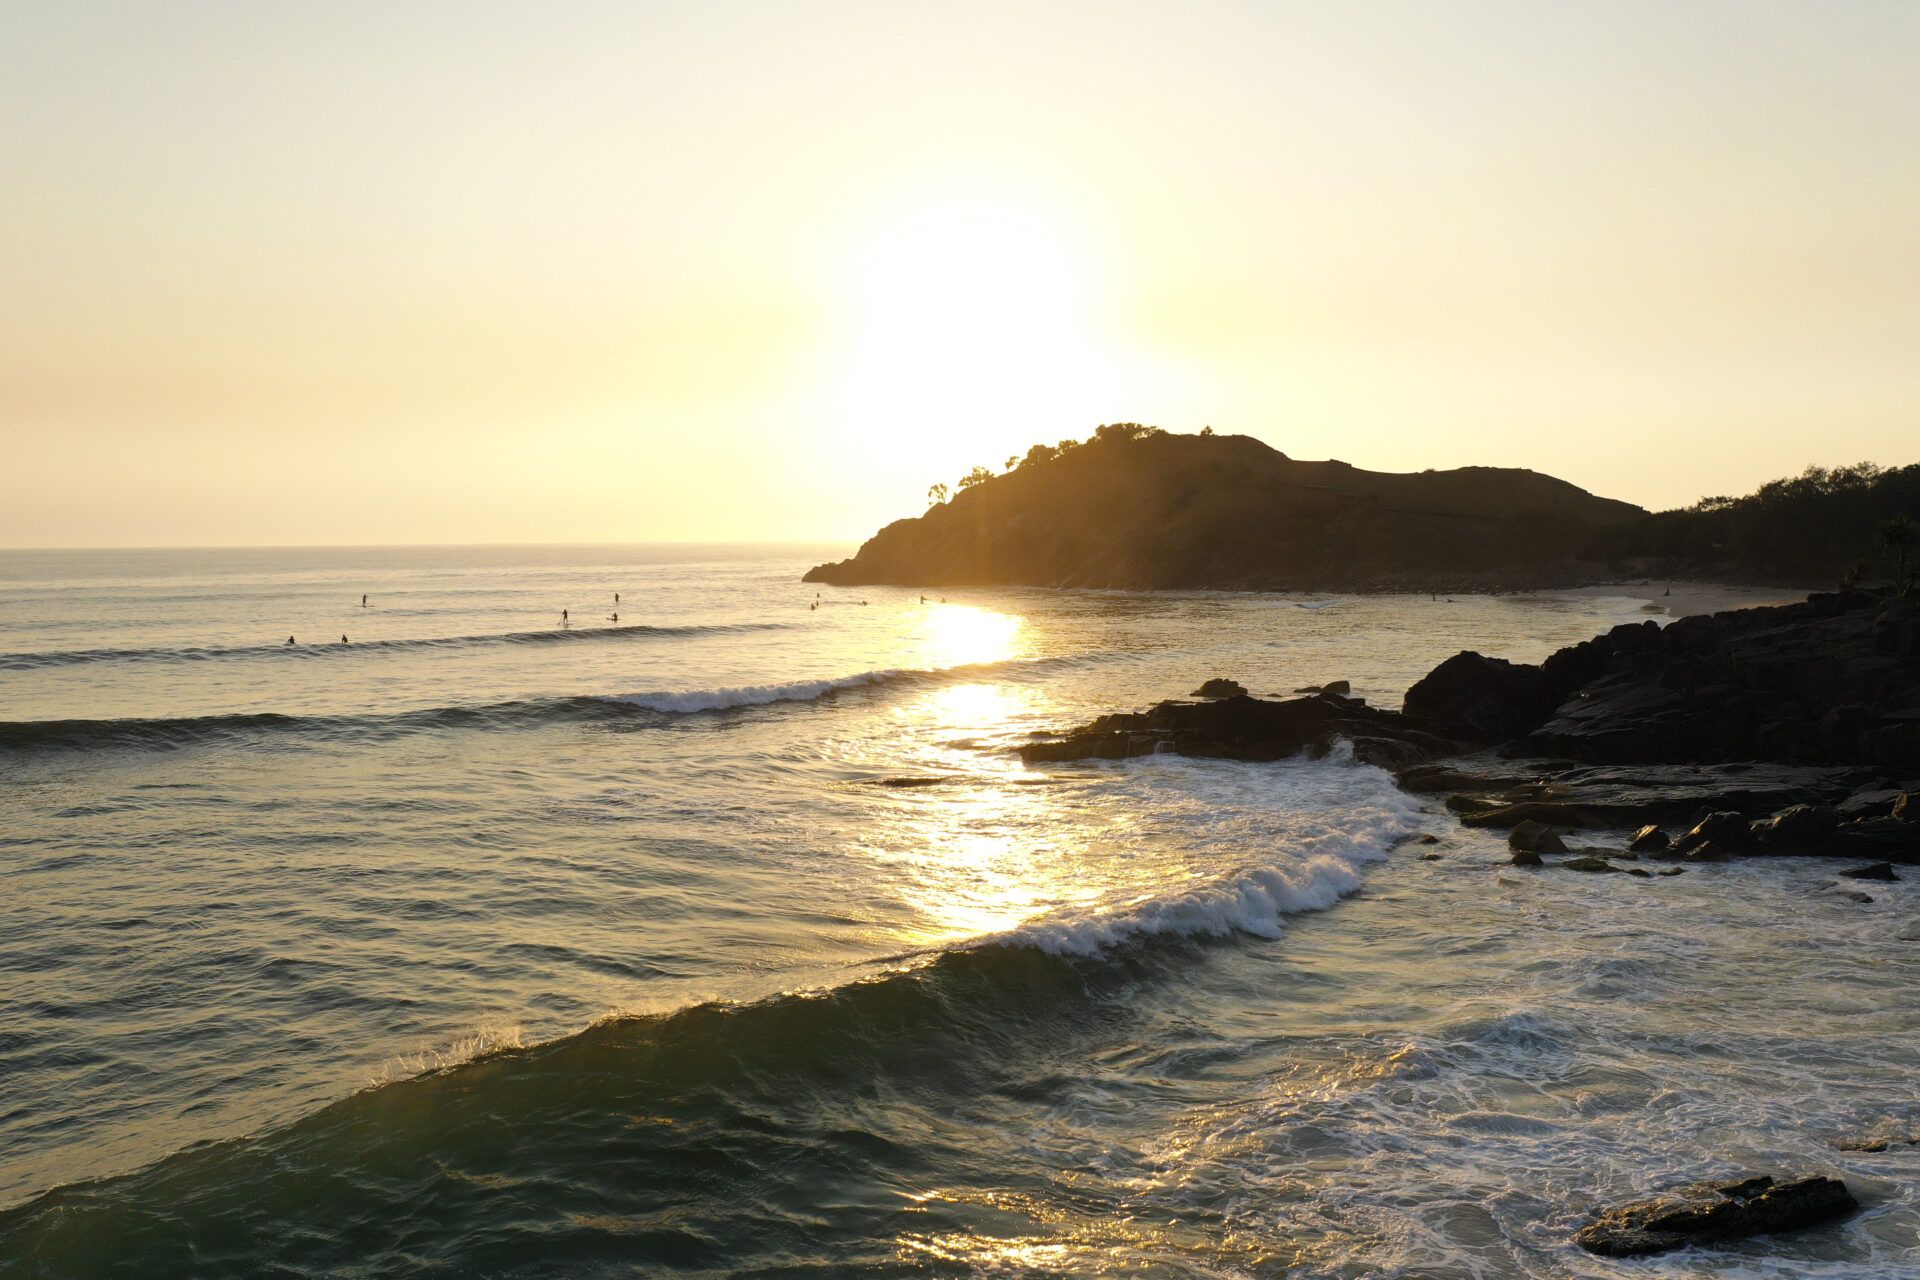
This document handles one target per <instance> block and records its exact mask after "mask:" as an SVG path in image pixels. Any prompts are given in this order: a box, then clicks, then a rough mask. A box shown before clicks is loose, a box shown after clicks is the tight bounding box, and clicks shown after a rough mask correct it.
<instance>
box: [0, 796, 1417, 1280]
mask: <svg viewBox="0 0 1920 1280" xmlns="http://www.w3.org/2000/svg"><path fill="white" fill-rule="evenodd" d="M1313 767H1329V766H1328V765H1325V764H1321V765H1315V766H1313ZM1331 767H1341V766H1338V765H1335V766H1331ZM1384 785H1386V784H1385V782H1384V779H1383V786H1384ZM1405 827H1406V823H1405V814H1404V813H1402V812H1400V811H1399V810H1392V809H1386V810H1382V811H1381V812H1380V813H1379V814H1377V815H1375V816H1374V817H1372V818H1370V819H1367V820H1364V821H1362V822H1360V823H1359V824H1357V825H1355V826H1353V827H1352V828H1350V829H1347V830H1345V831H1344V834H1343V835H1342V837H1341V839H1340V840H1339V841H1337V842H1334V843H1329V842H1328V841H1327V840H1319V841H1309V842H1303V843H1302V844H1300V845H1298V846H1295V847H1289V848H1288V849H1287V850H1286V851H1285V852H1284V853H1283V854H1282V856H1281V858H1280V859H1279V860H1278V861H1275V862H1270V863H1266V864H1261V865H1256V866H1253V867H1250V868H1246V869H1244V870H1242V871H1240V872H1238V873H1234V874H1230V875H1227V876H1223V877H1220V878H1218V879H1217V880H1216V881H1214V882H1213V883H1212V884H1211V885H1210V886H1208V887H1206V888H1205V889H1204V890H1202V891H1199V892H1195V891H1194V890H1192V889H1190V888H1188V887H1187V886H1185V885H1174V886H1169V892H1167V893H1166V894H1164V895H1162V896H1160V897H1157V898H1151V899H1149V900H1147V901H1145V902H1139V903H1132V904H1129V905H1127V906H1126V907H1124V908H1121V909H1120V910H1118V911H1116V912H1113V913H1111V914H1110V915H1109V916H1107V917H1106V918H1104V919H1095V918H1093V917H1092V916H1091V915H1082V916H1078V917H1076V916H1072V915H1066V916H1061V917H1057V918H1050V919H1044V920H1041V921H1037V922H1035V923H1034V924H1031V925H1029V926H1024V927H1022V928H1021V929H1018V930H1015V931H1013V932H1011V933H1008V934H1004V935H999V936H997V937H990V938H983V939H979V940H976V941H975V942H973V943H971V944H966V945H962V946H959V947H956V948H952V949H948V950H945V951H939V952H934V953H930V954H927V955H922V956H909V957H894V958H892V959H891V960H890V961H879V962H875V963H882V964H884V963H892V964H895V965H896V966H897V967H895V968H892V969H890V970H887V971H884V972H880V973H876V974H873V975H871V976H868V977H864V978H859V979H856V980H853V981H850V982H847V983H845V984H843V985H840V986H836V987H830V988H827V989H825V990H821V991H813V992H805V993H792V994H786V995H779V996H774V997H771V998H768V999H765V1000H761V1001H757V1002H754V1003H751V1004H729V1003H717V1002H716V1003H705V1004H699V1005H695V1006H691V1007H688V1008H683V1009H680V1010H677V1011H675V1012H671V1013H666V1014H661V1015H653V1016H646V1017H617V1018H611V1019H608V1020H605V1021H602V1022H600V1023H597V1024H595V1025H593V1026H591V1027H588V1028H586V1029H585V1030H583V1031H581V1032H578V1033H576V1034H574V1035H571V1036H567V1037H564V1038H561V1039H559V1040H555V1041H551V1042H548V1043H546V1044H542V1045H537V1046H533V1047H529V1048H518V1047H516V1048H508V1049H502V1050H498V1051H495V1052H492V1053H488V1054H485V1055H484V1056H481V1057H478V1058H475V1059H473V1060H471V1061H468V1062H464V1063H461V1064H458V1065H455V1066H451V1067H443V1068H438V1069H435V1070H432V1071H428V1072H425V1073H423V1074H421V1075H418V1076H415V1077H413V1078H410V1079H406V1080H401V1081H398V1082H394V1083H387V1084H379V1085H375V1086H372V1087H369V1088H367V1089H365V1090H363V1091H361V1092H359V1093H357V1094H354V1095H352V1096H350V1097H347V1098H343V1099H341V1100H340V1101H338V1102H336V1103H333V1104H331V1105H329V1106H327V1107H325V1108H323V1109H321V1110H320V1111H317V1112H315V1113H314V1114H312V1115H309V1116H307V1117H305V1118H303V1119H301V1120H298V1121H296V1122H295V1123H293V1124H291V1125H289V1126H287V1127H285V1128H282V1129H279V1130H276V1131H273V1132H269V1133H267V1134H264V1135H262V1136H260V1137H256V1138H248V1139H239V1140H234V1141H228V1142H223V1143H218V1144H212V1145H209V1146H205V1147H198V1148H190V1149H188V1150H186V1151H183V1152H180V1153H177V1154H175V1155H173V1156H170V1157H167V1158H166V1159H164V1160H161V1161H160V1162H158V1163H157V1164H155V1165H153V1166H151V1167H149V1168H147V1169H145V1170H141V1171H139V1172H136V1173H132V1174H128V1175H124V1176H121V1177H118V1178H112V1179H106V1180H102V1181H98V1182H93V1183H86V1184H78V1185H73V1186H66V1187H58V1188H55V1189H53V1190H51V1191H48V1192H46V1193H44V1194H42V1195H41V1196H39V1197H37V1198H36V1199H34V1200H32V1201H29V1202H27V1203H25V1204H23V1205H20V1206H18V1207H16V1208H14V1209H12V1210H9V1211H6V1212H0V1257H8V1256H12V1257H23V1258H32V1259H34V1260H35V1263H36V1264H37V1266H38V1268H39V1269H38V1270H36V1271H35V1274H46V1275H57V1276H64V1275H76V1276H78V1275H88V1276H93V1275H112V1274H139V1273H141V1270H142V1268H145V1269H146V1271H147V1272H148V1273H152V1274H187V1273H189V1272H191V1273H193V1274H201V1275H215V1276H219V1275H247V1274H260V1273H267V1272H276V1271H277V1269H279V1268H287V1269H290V1270H295V1271H298V1272H299V1273H300V1274H349V1273H351V1274H362V1273H380V1272H382V1271H383V1270H385V1269H386V1268H388V1267H395V1268H397V1269H400V1270H410V1271H432V1270H435V1269H436V1268H439V1269H445V1270H447V1271H449V1272H451V1273H456V1274H467V1273H469V1272H471V1271H475V1270H477V1269H484V1270H486V1271H487V1272H488V1273H489V1274H496V1273H497V1274H509V1273H518V1265H517V1264H516V1262H515V1260H516V1259H517V1260H519V1261H520V1262H523V1263H524V1264H525V1266H526V1267H527V1268H528V1269H529V1270H530V1272H538V1271H539V1270H540V1269H541V1268H542V1267H550V1266H551V1265H553V1262H554V1260H555V1259H557V1258H573V1259H592V1260H597V1261H601V1262H606V1263H617V1264H618V1266H613V1267H609V1268H606V1269H605V1270H606V1271H607V1273H609V1274H616V1273H617V1274H625V1273H626V1272H624V1271H621V1270H620V1269H619V1268H620V1267H626V1268H632V1267H633V1266H635V1265H655V1266H667V1265H672V1266H680V1267H696V1268H705V1269H712V1270H716V1271H720V1270H731V1269H738V1268H740V1267H741V1266H742V1264H744V1263H746V1262H748V1261H750V1260H751V1259H750V1258H747V1257H743V1256H742V1252H741V1251H742V1250H755V1251H759V1253H758V1255H757V1256H758V1257H761V1258H765V1257H767V1256H769V1254H770V1255H771V1256H773V1257H775V1258H777V1257H779V1256H781V1255H782V1254H783V1253H787V1252H788V1251H792V1252H794V1253H797V1254H799V1255H800V1256H806V1257H813V1258H819V1257H822V1256H823V1255H826V1254H832V1253H834V1252H835V1251H836V1250H844V1249H847V1248H855V1247H862V1246H861V1245H860V1244H859V1242H865V1241H876V1240H881V1241H883V1240H886V1239H888V1238H891V1237H892V1236H894V1235H896V1234H897V1233H898V1232H899V1231H901V1230H903V1229H907V1228H909V1227H910V1228H912V1229H915V1230H923V1229H932V1228H933V1226H934V1223H932V1222H931V1221H930V1220H929V1219H928V1218H927V1217H925V1216H924V1215H925V1214H926V1213H928V1212H929V1210H927V1209H926V1208H924V1207H914V1206H917V1205H919V1204H920V1203H921V1202H922V1201H923V1200H924V1197H923V1196H921V1195H919V1194H918V1193H919V1192H921V1191H923V1190H924V1188H925V1187H926V1186H928V1185H929V1184H930V1183H932V1184H935V1185H940V1184H950V1183H951V1181H952V1180H954V1179H955V1178H960V1177H964V1176H976V1177H977V1178H978V1181H979V1182H980V1183H982V1184H983V1185H990V1186H992V1187H994V1188H996V1189H997V1190H1000V1191H1006V1192H1008V1193H1010V1194H1011V1193H1013V1192H1016V1191H1017V1190H1018V1187H1017V1185H1016V1183H1017V1180H1018V1177H1019V1176H1020V1175H1019V1173H1018V1170H1017V1169H1016V1168H1014V1167H1011V1166H1013V1165H1016V1164H1017V1159H1016V1153H1017V1151H1018V1145H1017V1143H1012V1144H1006V1145H998V1144H996V1142H995V1141H992V1140H988V1139H986V1137H985V1135H986V1134H989V1133H992V1132H994V1131H996V1127H997V1126H998V1125H999V1124H1000V1123H1001V1122H1000V1121H999V1120H998V1119H996V1117H999V1116H1003V1115H1007V1114H1009V1113H1008V1112H1007V1111H1005V1110H1004V1108H1007V1107H1012V1108H1014V1109H1015V1112H1017V1113H1018V1114H1024V1115H1030V1114H1031V1105H1032V1104H1033V1103H1035V1102H1036V1101H1042V1100H1044V1099H1046V1098H1048V1097H1050V1096H1054V1095H1060V1096H1064V1095H1065V1094H1067V1093H1068V1092H1069V1091H1070V1090H1071V1089H1072V1088H1073V1087H1074V1084H1073V1082H1074V1081H1076V1080H1079V1079H1083V1078H1084V1077H1085V1076H1086V1074H1087V1072H1088V1070H1089V1068H1088V1067H1087V1066H1086V1064H1087V1063H1088V1062H1089V1060H1090V1059H1091V1060H1098V1059H1099V1058H1100V1057H1101V1056H1102V1055H1103V1054H1105V1053H1108V1052H1110V1051H1111V1050H1113V1049H1116V1048H1119V1047H1122V1046H1130V1045H1135V1044H1137V1043H1139V1041H1140V1038H1141V1036H1142V1034H1143V1031H1142V1025H1143V1023H1144V1022H1145V1021H1146V1020H1147V1018H1148V1016H1149V1015H1148V1013H1147V1012H1146V1010H1147V1008H1148V1007H1149V1006H1150V1005H1151V1004H1153V1003H1154V1002H1155V1001H1154V1000H1152V999H1149V998H1148V996H1149V993H1152V992H1158V993H1159V995H1160V996H1165V997H1168V998H1171V999H1175V1000H1181V999H1183V998H1182V997H1179V996H1178V995H1177V992H1169V990H1168V988H1169V987H1170V986H1171V984H1174V983H1177V982H1201V983H1204V981H1205V976H1204V971H1205V969H1206V968H1207V967H1208V966H1209V965H1210V964H1211V963H1212V962H1213V959H1214V957H1216V956H1218V955H1220V954H1222V952H1221V951H1220V949H1219V946H1218V945H1217V944H1210V941H1209V940H1211V939H1213V938H1216V937H1220V936H1225V935H1231V934H1240V935H1244V934H1247V933H1252V934H1256V935H1265V936H1271V935H1272V934H1274V933H1277V932H1278V930H1279V925H1280V923H1281V921H1282V919H1283V918H1284V917H1285V916H1287V915H1289V914H1292V913H1294V912H1297V911H1302V910H1314V909H1317V908H1319V907H1323V906H1326V905H1330V904H1331V903H1332V902H1334V901H1336V900H1337V899H1338V898H1339V897H1340V896H1342V895H1343V894H1345V893H1346V892H1350V891H1351V890H1352V889H1353V888H1355V887H1357V885H1358V877H1357V871H1358V867H1359V865H1360V864H1361V863H1363V862H1366V861H1370V860H1374V859H1377V858H1378V857H1379V856H1380V855H1381V853H1382V851H1383V850H1384V848H1385V846H1386V845H1387V844H1388V843H1390V842H1391V840H1392V839H1394V838H1396V837H1397V836H1398V835H1400V834H1404V832H1405ZM1255 903H1258V906H1257V907H1256V906H1255V905H1254V904H1255ZM1096 1070H1097V1069H1096ZM960 1117H974V1118H975V1119H973V1120H971V1121H970V1122H966V1123H958V1122H957V1120H958V1119H959V1118H960ZM1039 1189H1040V1190H1045V1189H1046V1188H1045V1187H1044V1186H1042V1187H1040V1188H1039ZM1056 1190H1057V1189H1056ZM867 1200H871V1201H873V1202H876V1203H878V1202H884V1203H886V1204H887V1205H890V1206H893V1207H892V1208H890V1209H888V1210H887V1211H886V1217H885V1220H877V1219H868V1218H861V1219H860V1220H858V1221H857V1222H855V1223H853V1224H852V1225H851V1226H850V1227H849V1228H848V1229H847V1230H845V1231H844V1232H842V1233H840V1234H839V1235H832V1236H826V1237H823V1236H822V1235H820V1234H819V1232H820V1231H821V1230H822V1226H821V1223H822V1221H823V1219H822V1218H821V1212H822V1211H821V1209H820V1206H821V1205H823V1204H828V1203H841V1202H853V1201H867ZM610 1224H611V1225H610ZM210 1242H213V1243H214V1244H215V1245H217V1247H215V1248H213V1249H212V1251H211V1252H209V1245H210ZM391 1250H404V1251H405V1252H404V1253H400V1254H397V1253H390V1252H387V1251H391ZM602 1270H603V1268H600V1267H595V1266H585V1267H583V1268H575V1269H573V1270H572V1271H571V1273H573V1274H601V1273H602Z"/></svg>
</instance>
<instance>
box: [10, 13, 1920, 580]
mask: <svg viewBox="0 0 1920 1280" xmlns="http://www.w3.org/2000/svg"><path fill="white" fill-rule="evenodd" d="M1917 66H1920V5H1916V4H1913V3H1910V2H1909V0H1897V2H1888V3H1875V2H1873V0H1850V2H1849V3H1846V4H1832V3H1827V2H1824V0H1823V2H1821V3H1771V2H1769V0H1740V2H1739V3H1688V2H1687V0H1661V2H1660V3H1647V4H1637V3H1625V2H1621V3H1607V4H1597V5H1557V4H1541V3H1536V2H1529V3H1491V2H1489V3H1446V2H1444V0H1417V2H1410V3H1385V2H1376V0H1342V2H1341V3H1339V4H1331V3H1316V4H1293V3H1284V2H1281V0H1269V2H1266V3H1207V2H1205V0H1187V2H1184V3H1171V2H1169V3H1160V4H1134V3H1126V2H1125V0H1103V2H1101V3H1086V4H1081V3H1046V2H1045V0H1024V2H1022V3H1014V4H1000V3H995V2H994V0H968V2H967V3H955V4H938V3H906V4H903V3H899V2H898V0H872V2H866V0H845V2H834V0H822V2H815V3H795V2H793V0H785V2H783V3H745V2H739V0H698V2H697V3H692V2H690V3H684V4H654V3H644V2H641V0H623V2H621V3H586V2H579V3H569V2H567V0H543V3H540V4H532V3H524V4H500V3H487V2H486V0H462V2H460V3H446V4H438V3H408V2H407V0H381V2H380V3H365V4H362V3H353V2H351V0H336V2H334V3H330V4H326V5H312V4H299V5H296V4H277V3H272V2H270V0H247V2H245V3H231V4H213V3H195V2H193V0H175V2H172V3H167V4H156V3H141V4H111V3H91V2H89V0H60V2H59V3H27V2H23V0H0V121H4V127H3V128H0V193H3V194H0V459H3V460H4V464H3V465H0V546H16V547H20V546H116V545H159V546H168V545H172V546H191V545H274V544H305V545H334V544H358V543H374V544H378V543H432V542H455V543H459V542H618V541H663V540H696V541H700V540H728V539H739V540H775V539H858V538H862V537H864V536H866V535H867V534H869V533H871V532H872V531H873V530H875V529H876V528H878V527H879V526H880V525H882V524H884V523H886V522H888V521H890V520H893V519H896V518H899V517H901V516H906V515H912V514H917V513H918V512H919V511H920V510H922V509H923V508H924V505H925V502H926V498H925V494H926V491H927V488H928V486H929V485H931V484H933V483H935V482H939V481H944V482H946V483H949V484H951V483H952V482H953V481H954V480H955V479H956V478H957V477H959V476H960V475H962V474H964V473H965V472H967V471H968V470H970V469H971V468H972V467H974V466H976V465H980V464H986V465H990V466H996V467H997V466H1000V465H1002V464H1004V462H1005V460H1006V459H1007V458H1008V457H1009V456H1011V455H1014V454H1018V453H1024V452H1025V450H1026V449H1027V447H1028V446H1029V445H1031V444H1033V443H1035V442H1038V441H1049V442H1051V441H1058V440H1061V439H1066V438H1073V437H1084V436H1086V435H1087V434H1088V433H1089V432H1090V431H1091V430H1092V429H1093V427H1095V426H1096V425H1098V424H1100V423H1103V422H1113V421H1139V422H1147V423H1152V424H1156V425H1159V426H1161V427H1164V428H1166V429H1168V430H1172V431H1195V430H1198V429H1200V428H1201V427H1203V426H1211V427H1213V428H1214V429H1215V430H1216V431H1219V432H1222V433H1241V434H1247V435H1252V436H1256V437H1258V438H1260V439H1262V440H1264V441H1266V442H1268V443H1269V444H1271V445H1273V446H1274V447H1275V448H1278V449H1281V450H1283V451H1285V452H1286V453H1288V454H1289V455H1291V456H1294V457H1298V458H1327V457H1334V458H1340V459H1343V460H1345V461H1347V462H1351V463H1353V464H1355V465H1357V466H1362V467H1368V468H1373V469H1378V470H1394V471H1407V470H1420V469H1423V468H1427V467H1442V468H1444V467H1452V466H1464V465H1500V466H1517V467H1530V468H1533V469H1535V470H1539V471H1545V472H1548V473H1551V474H1553V475H1557V476H1560V477H1562V478H1564V479H1567V480H1570V481H1572V482H1574V483H1575V484H1579V485H1581V486H1583V487H1585V488H1588V489H1591V490H1593V491H1595V492H1598V493H1602V494H1605V495H1607V496H1610V497H1617V498H1623V499H1626V500H1628V501H1632V502H1637V503H1641V504H1643V505H1646V506H1649V507H1653V508H1662V507H1670V506H1676V505H1682V504H1685V503H1688V502H1691V501H1693V500H1694V499H1696V498H1698V497H1700V496H1702V495H1703V494H1720V493H1738V492H1745V491H1748V490H1751V489H1752V488H1753V487H1754V486H1756V485H1757V484H1759V483H1760V482H1762V481H1765V480H1767V479H1771V478H1774V477H1776V476H1781V475H1787V474H1792V473H1795V472H1798V471H1800V470H1801V469H1802V468H1804V467H1806V466H1807V465H1809V464H1821V465H1837V464H1843V463H1850V462H1856V461H1861V460H1870V461H1874V462H1879V463H1883V464H1900V463H1908V462H1914V461H1920V79H1917V78H1916V75H1915V71H1914V69H1915V67H1917Z"/></svg>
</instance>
